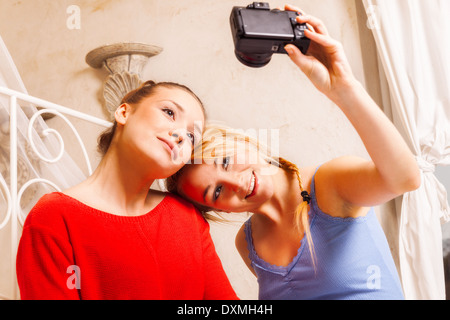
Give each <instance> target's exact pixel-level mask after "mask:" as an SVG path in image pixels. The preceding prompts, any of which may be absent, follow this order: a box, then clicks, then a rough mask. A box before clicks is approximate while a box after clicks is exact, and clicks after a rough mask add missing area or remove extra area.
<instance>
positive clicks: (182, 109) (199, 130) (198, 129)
mask: <svg viewBox="0 0 450 320" xmlns="http://www.w3.org/2000/svg"><path fill="white" fill-rule="evenodd" d="M167 101H169V102H171V103H173V104H174V105H175V107H177V108H178V109H179V110H180V111H181V112H183V113H185V112H186V110H184V108H183V107H182V106H181V105H180V104H179V103H177V102H175V101H173V100H167ZM194 130H197V132H200V133H202V130H201V128H200V126H199V125H198V124H197V123H196V121H194Z"/></svg>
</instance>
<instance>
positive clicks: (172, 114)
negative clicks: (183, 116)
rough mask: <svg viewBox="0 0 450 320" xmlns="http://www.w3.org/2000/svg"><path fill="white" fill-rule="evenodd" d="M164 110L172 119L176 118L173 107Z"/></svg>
mask: <svg viewBox="0 0 450 320" xmlns="http://www.w3.org/2000/svg"><path fill="white" fill-rule="evenodd" d="M163 111H164V112H165V113H166V114H167V115H168V116H169V117H171V118H172V119H173V118H175V112H173V110H172V109H169V108H164V109H163Z"/></svg>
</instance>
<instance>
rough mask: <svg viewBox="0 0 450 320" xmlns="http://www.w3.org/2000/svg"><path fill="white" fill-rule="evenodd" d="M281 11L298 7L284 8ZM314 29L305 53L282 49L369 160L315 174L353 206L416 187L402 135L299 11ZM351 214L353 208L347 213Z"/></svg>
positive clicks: (335, 45) (318, 27)
mask: <svg viewBox="0 0 450 320" xmlns="http://www.w3.org/2000/svg"><path fill="white" fill-rule="evenodd" d="M286 10H298V9H296V8H294V7H290V6H286ZM297 20H298V22H301V23H308V24H309V25H310V26H312V28H313V29H314V31H310V30H307V31H306V32H305V35H306V36H307V37H308V38H310V39H311V48H310V51H309V52H308V55H303V54H302V53H301V52H300V50H298V49H297V48H296V47H295V46H292V45H288V46H287V47H286V50H287V52H288V53H289V56H290V58H291V59H292V61H293V62H294V63H295V64H296V65H297V66H298V67H299V68H300V69H301V70H302V71H303V72H304V73H305V75H306V76H307V77H308V78H309V79H310V80H311V82H312V83H313V84H314V85H315V86H316V88H317V89H318V90H319V91H321V92H322V93H323V94H325V95H326V96H327V97H328V98H329V99H330V100H332V101H333V102H334V103H335V104H336V105H337V106H338V107H339V108H340V109H341V110H342V111H343V112H344V114H345V115H346V116H347V118H348V119H349V121H350V122H351V123H352V125H353V127H354V128H355V129H356V131H357V132H358V134H359V136H360V137H361V140H362V141H363V143H364V145H365V147H366V150H367V152H368V153H369V155H370V157H371V160H372V161H362V160H360V159H356V158H341V159H336V160H334V161H331V162H330V163H328V164H327V165H326V166H324V168H323V170H322V173H321V176H322V178H323V179H324V180H327V181H328V182H329V186H328V187H327V188H329V190H327V191H328V192H331V194H335V195H337V196H338V197H339V198H340V199H342V201H344V202H346V203H348V204H349V206H350V207H354V208H355V209H354V210H353V211H357V210H359V208H358V207H363V206H372V205H376V204H380V203H383V202H386V201H388V200H390V199H392V198H395V197H396V196H399V195H401V194H403V193H405V192H408V191H411V190H414V189H416V188H418V186H419V185H420V172H419V169H418V166H417V163H416V161H415V158H414V156H413V154H412V153H411V151H410V150H409V148H408V146H407V145H406V143H405V142H404V140H403V138H402V137H401V135H400V134H399V132H398V131H397V129H396V128H395V126H394V125H393V124H392V122H391V121H390V120H389V119H388V118H387V117H386V116H385V115H384V113H383V112H382V111H381V110H380V108H379V107H378V106H377V105H376V103H375V102H374V101H373V100H372V98H371V97H370V96H369V94H368V93H367V92H366V91H365V89H364V88H363V87H362V85H361V84H360V83H359V82H358V81H357V80H356V79H355V78H354V76H353V73H352V71H351V68H350V65H349V63H348V61H347V58H346V56H345V53H344V50H343V47H342V45H341V44H340V43H339V42H337V41H336V40H334V39H332V38H331V37H330V36H329V35H328V31H327V29H326V27H325V26H324V24H323V23H322V22H321V21H320V20H319V19H317V18H315V17H312V16H308V15H302V16H300V17H298V18H297ZM353 213H354V212H353Z"/></svg>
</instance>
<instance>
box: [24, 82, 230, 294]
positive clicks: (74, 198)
mask: <svg viewBox="0 0 450 320" xmlns="http://www.w3.org/2000/svg"><path fill="white" fill-rule="evenodd" d="M204 119H205V114H204V109H203V105H202V103H201V101H200V100H199V98H198V97H197V96H196V95H195V94H194V93H193V92H192V91H191V90H190V89H188V88H187V87H185V86H182V85H179V84H175V83H167V82H164V83H158V84H156V83H154V82H152V81H148V82H146V83H144V84H143V85H142V86H141V87H140V88H138V89H136V90H134V91H132V92H130V93H129V94H127V95H126V96H125V97H124V98H123V100H122V104H121V105H120V106H119V107H118V108H117V111H116V112H115V123H114V126H113V127H112V128H111V129H110V130H108V131H107V132H105V133H104V134H103V135H102V136H101V137H100V139H99V150H100V151H101V152H103V154H104V157H103V159H102V161H101V162H100V164H99V166H98V168H97V169H96V170H95V172H94V173H93V174H92V176H90V177H89V178H88V179H87V180H85V181H84V182H82V183H81V184H79V185H77V186H75V187H73V188H71V189H69V190H66V191H64V192H62V193H59V192H57V193H51V194H48V195H45V196H44V197H43V198H41V199H40V200H39V202H38V203H37V204H36V206H35V207H34V208H33V209H32V210H31V212H30V213H29V215H28V217H27V219H26V221H25V224H24V228H23V234H22V238H21V240H20V245H19V249H18V254H17V279H18V284H19V288H20V293H21V298H22V299H186V300H187V299H236V298H237V297H236V294H235V292H234V291H233V289H232V287H231V285H230V283H229V281H228V279H227V277H226V275H225V272H224V270H223V268H222V265H221V262H220V260H219V258H218V256H217V254H216V252H215V248H214V244H213V242H212V240H211V237H210V234H209V225H208V223H207V222H206V221H205V220H204V219H203V218H202V216H201V215H200V214H199V213H198V211H196V210H195V209H194V208H193V207H192V206H191V205H190V204H188V203H187V202H184V201H183V200H181V199H178V198H175V197H174V196H172V195H167V194H165V193H162V192H159V191H156V190H152V189H150V186H151V185H152V183H153V182H154V180H155V179H162V178H166V177H168V176H170V175H172V174H174V173H175V172H176V171H178V170H179V169H180V168H181V167H182V166H183V165H184V163H186V162H187V161H188V160H189V159H190V155H191V152H192V148H193V146H194V144H195V142H196V140H198V141H200V140H201V139H200V137H201V133H202V128H203V124H204Z"/></svg>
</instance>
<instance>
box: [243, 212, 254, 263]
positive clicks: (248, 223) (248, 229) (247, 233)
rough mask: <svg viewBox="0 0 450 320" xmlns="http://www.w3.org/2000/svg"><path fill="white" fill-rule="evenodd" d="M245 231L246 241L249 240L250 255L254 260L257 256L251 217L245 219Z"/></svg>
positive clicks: (251, 259)
mask: <svg viewBox="0 0 450 320" xmlns="http://www.w3.org/2000/svg"><path fill="white" fill-rule="evenodd" d="M244 233H245V241H246V242H247V249H248V255H249V256H248V257H249V258H250V261H252V262H253V261H254V260H255V257H256V252H255V249H254V247H253V239H252V222H251V217H250V218H249V219H248V220H247V221H245V226H244Z"/></svg>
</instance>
